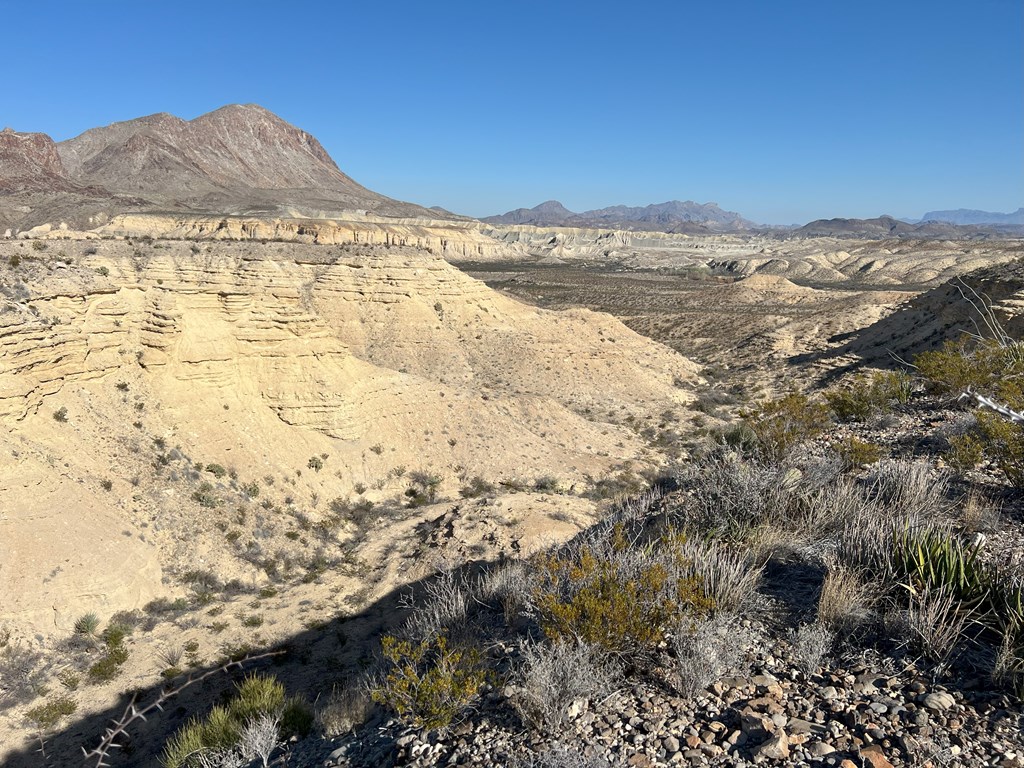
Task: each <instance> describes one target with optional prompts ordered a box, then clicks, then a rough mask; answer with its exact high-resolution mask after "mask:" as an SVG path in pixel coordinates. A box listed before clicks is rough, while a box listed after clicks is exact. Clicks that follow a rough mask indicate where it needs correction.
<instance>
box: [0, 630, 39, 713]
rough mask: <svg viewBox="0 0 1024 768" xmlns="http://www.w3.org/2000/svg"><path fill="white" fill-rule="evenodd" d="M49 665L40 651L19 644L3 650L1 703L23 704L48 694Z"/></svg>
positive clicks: (0, 653)
mask: <svg viewBox="0 0 1024 768" xmlns="http://www.w3.org/2000/svg"><path fill="white" fill-rule="evenodd" d="M47 673H48V665H47V663H46V661H45V659H44V657H43V654H42V652H41V651H37V650H35V649H32V648H26V647H25V646H22V645H20V644H14V643H10V644H4V645H3V646H2V647H0V681H2V685H0V704H3V705H4V706H5V707H6V706H11V705H16V704H24V703H27V702H29V701H32V699H34V698H35V697H36V696H40V695H42V694H43V693H45V692H46V678H47Z"/></svg>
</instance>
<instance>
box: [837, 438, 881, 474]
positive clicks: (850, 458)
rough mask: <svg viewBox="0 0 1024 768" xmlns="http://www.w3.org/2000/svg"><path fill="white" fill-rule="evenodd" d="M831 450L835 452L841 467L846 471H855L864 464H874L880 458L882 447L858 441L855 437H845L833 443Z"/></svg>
mask: <svg viewBox="0 0 1024 768" xmlns="http://www.w3.org/2000/svg"><path fill="white" fill-rule="evenodd" d="M832 450H834V451H835V452H836V454H837V455H838V456H839V458H840V460H841V461H842V462H843V466H844V467H846V468H847V469H855V468H857V467H861V466H863V465H865V464H874V463H875V462H877V461H878V460H879V459H881V458H882V454H883V451H882V447H881V446H879V445H875V444H874V443H869V442H866V441H864V440H859V439H858V438H856V437H847V438H846V439H844V440H841V441H839V442H838V443H835V444H834V445H833V446H832Z"/></svg>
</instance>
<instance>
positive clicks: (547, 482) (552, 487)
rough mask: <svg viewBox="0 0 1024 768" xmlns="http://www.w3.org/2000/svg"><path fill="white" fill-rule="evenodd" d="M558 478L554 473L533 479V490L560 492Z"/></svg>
mask: <svg viewBox="0 0 1024 768" xmlns="http://www.w3.org/2000/svg"><path fill="white" fill-rule="evenodd" d="M558 488H559V485H558V478H557V477H555V476H554V475H542V476H541V477H538V478H537V479H536V480H534V481H533V490H535V491H539V492H540V493H558Z"/></svg>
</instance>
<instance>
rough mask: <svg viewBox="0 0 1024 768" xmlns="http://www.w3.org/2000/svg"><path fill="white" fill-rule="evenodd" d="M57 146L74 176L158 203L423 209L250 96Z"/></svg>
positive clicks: (393, 211) (223, 208) (94, 132)
mask: <svg viewBox="0 0 1024 768" xmlns="http://www.w3.org/2000/svg"><path fill="white" fill-rule="evenodd" d="M58 151H59V153H60V157H61V159H62V160H63V162H64V165H65V167H66V168H67V169H68V172H69V174H70V175H71V177H72V178H74V179H75V180H76V181H79V182H81V183H91V184H100V185H102V186H103V187H105V188H107V189H109V190H111V191H112V192H116V193H120V194H126V195H138V196H140V197H144V198H146V199H148V200H151V201H153V202H154V203H158V204H161V205H164V206H173V207H177V206H180V205H182V204H184V206H185V207H187V208H192V209H198V210H211V211H214V210H215V211H220V212H234V211H239V210H250V209H252V208H254V207H255V208H263V207H299V208H303V207H308V206H309V205H310V204H312V205H313V207H315V208H317V209H319V208H322V207H323V206H324V204H326V205H328V206H332V207H334V208H335V209H353V208H355V209H365V210H372V211H375V212H377V213H382V214H386V215H406V216H412V215H423V214H424V213H425V212H424V209H422V208H420V207H419V206H416V205H412V204H409V203H401V202H398V201H395V200H391V199H390V198H387V197H384V196H383V195H378V194H377V193H375V192H371V191H370V190H368V189H366V188H365V187H363V186H361V185H359V184H357V183H356V182H355V181H353V180H352V179H350V178H349V177H348V176H346V175H345V174H344V173H342V172H341V171H340V170H339V169H338V166H337V165H336V164H335V162H334V161H333V160H332V159H331V157H330V155H328V154H327V152H326V150H324V148H323V147H322V146H321V145H320V142H318V141H317V140H316V139H315V138H314V137H313V136H311V135H310V134H308V133H306V132H305V131H303V130H301V129H300V128H296V127H295V126H293V125H291V124H289V123H287V122H285V121H284V120H282V119H281V118H279V117H277V116H276V115H274V114H272V113H271V112H268V111H267V110H265V109H263V108H262V107H259V106H256V105H254V104H246V105H238V104H233V105H229V106H226V107H221V108H220V109H217V110H215V111H213V112H210V113H208V114H205V115H201V116H200V117H197V118H196V119H194V120H182V119H180V118H177V117H174V116H173V115H168V114H156V115H149V116H148V117H142V118H138V119H135V120H128V121H125V122H121V123H114V124H112V125H108V126H106V127H103V128H93V129H91V130H88V131H86V132H85V133H83V134H82V135H80V136H77V137H75V138H73V139H69V140H68V141H65V142H61V143H60V144H59V145H58ZM430 215H432V216H435V217H436V213H434V214H430Z"/></svg>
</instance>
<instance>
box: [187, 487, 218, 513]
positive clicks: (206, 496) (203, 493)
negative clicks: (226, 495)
mask: <svg viewBox="0 0 1024 768" xmlns="http://www.w3.org/2000/svg"><path fill="white" fill-rule="evenodd" d="M192 499H193V501H196V502H198V503H199V506H201V507H206V508H207V509H213V508H215V507H216V506H217V505H219V504H220V499H219V498H218V497H217V494H216V493H214V490H213V486H212V485H211V484H210V483H207V482H205V481H204V482H202V483H200V484H199V487H198V488H196V489H195V490H194V491H192Z"/></svg>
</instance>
